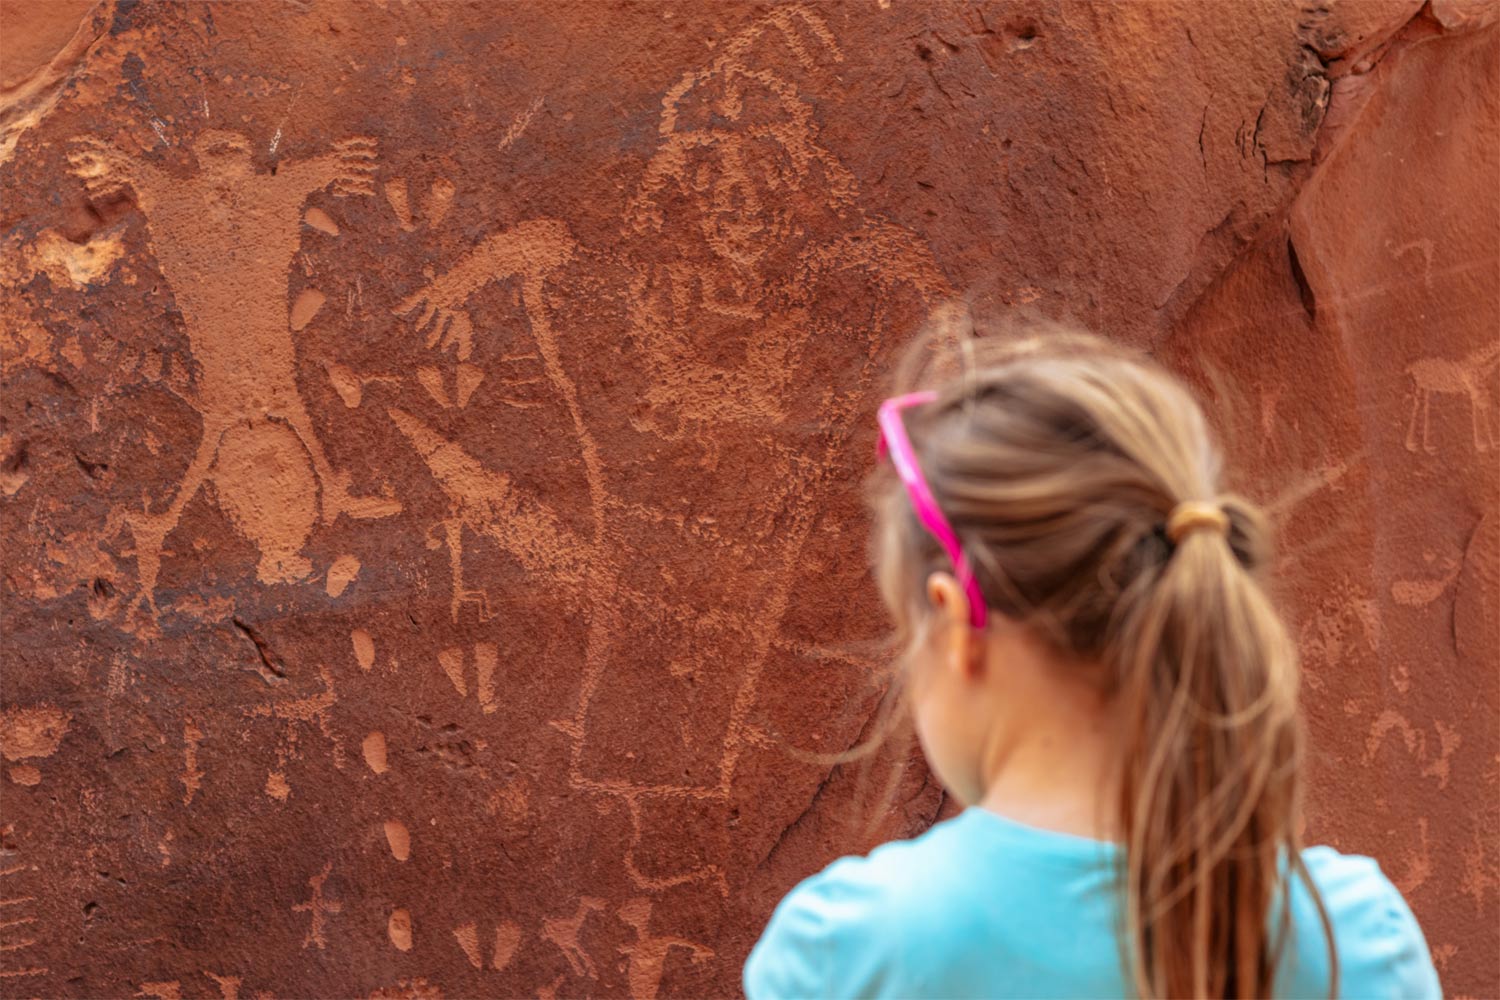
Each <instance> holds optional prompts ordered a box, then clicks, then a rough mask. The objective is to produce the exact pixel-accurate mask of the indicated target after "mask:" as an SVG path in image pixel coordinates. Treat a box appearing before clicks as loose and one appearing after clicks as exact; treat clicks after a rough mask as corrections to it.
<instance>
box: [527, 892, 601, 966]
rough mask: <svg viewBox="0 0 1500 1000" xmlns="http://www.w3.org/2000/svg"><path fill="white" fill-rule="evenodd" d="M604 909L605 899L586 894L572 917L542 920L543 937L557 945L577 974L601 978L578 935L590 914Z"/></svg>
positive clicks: (579, 901)
mask: <svg viewBox="0 0 1500 1000" xmlns="http://www.w3.org/2000/svg"><path fill="white" fill-rule="evenodd" d="M603 909H604V900H602V899H594V898H593V897H591V896H584V897H582V898H580V899H579V900H578V909H577V910H576V911H575V912H574V914H573V915H572V916H571V917H548V918H547V919H544V920H543V921H542V937H543V938H545V939H546V940H548V941H551V942H552V943H553V944H555V945H557V947H558V949H559V950H560V951H562V953H563V957H564V958H566V959H567V960H568V965H570V966H572V968H573V974H574V975H575V976H588V977H589V978H590V979H598V978H599V970H598V968H597V967H596V966H595V965H594V960H593V959H592V958H590V957H589V953H588V951H587V950H585V949H584V947H583V945H582V944H580V943H579V941H578V935H579V934H580V933H581V932H582V930H583V923H584V921H585V920H587V919H588V917H589V914H590V913H597V912H598V911H600V910H603Z"/></svg>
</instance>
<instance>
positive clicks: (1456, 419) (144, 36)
mask: <svg viewBox="0 0 1500 1000" xmlns="http://www.w3.org/2000/svg"><path fill="white" fill-rule="evenodd" d="M1302 6H1306V7H1307V10H1301V9H1300V7H1288V8H1285V9H1281V8H1275V7H1254V8H1252V7H1244V8H1242V9H1241V8H1237V9H1236V10H1234V11H1226V10H1225V9H1224V8H1223V7H1222V5H1217V6H1216V5H1204V4H1194V3H1187V2H1181V3H1178V2H1172V3H1168V4H1166V5H1161V4H1158V5H1155V6H1153V7H1152V8H1151V9H1150V10H1149V11H1148V10H1145V9H1137V8H1127V7H1124V6H1121V7H1095V8H1090V9H1089V10H1088V11H1087V12H1086V13H1085V12H1084V9H1083V8H1076V9H1075V8H1070V7H1067V6H1066V5H1063V6H1056V5H1046V4H1043V5H1036V4H1031V3H1021V2H1016V3H1009V2H1001V3H996V4H989V5H984V6H982V7H979V8H974V9H966V8H958V7H943V8H937V7H934V6H932V5H927V4H900V3H885V2H883V0H881V2H876V0H870V2H868V3H866V2H855V0H848V2H838V3H821V4H800V3H785V4H778V5H772V6H770V7H769V9H768V8H766V7H765V6H764V5H756V6H752V5H748V4H735V3H720V4H714V5H706V6H704V5H699V6H695V7H689V6H683V5H675V6H674V5H657V6H652V5H645V6H641V5H634V6H624V5H616V4H614V3H612V2H608V0H606V2H562V3H530V2H527V3H512V4H507V5H503V9H498V8H496V9H492V8H486V9H485V10H482V11H480V10H474V9H470V8H468V7H466V6H464V5H457V4H441V5H436V6H430V7H423V8H421V10H418V9H417V8H416V7H413V6H411V5H405V4H398V3H391V2H386V0H368V2H365V3H359V4H336V3H323V2H318V0H311V2H296V3H290V4H285V5H281V6H280V7H279V8H278V10H277V12H276V16H275V17H267V16H266V15H265V13H264V12H263V11H262V9H261V8H260V7H259V6H258V5H248V4H208V3H196V2H192V3H180V4H135V3H129V2H121V0H101V2H98V3H95V4H92V5H89V4H73V3H55V4H44V3H41V2H40V0H18V2H11V0H7V2H6V4H5V6H4V10H3V18H4V24H3V29H0V30H3V31H4V34H5V39H6V53H5V56H6V60H5V66H4V68H3V70H4V71H3V73H0V78H3V83H0V184H3V186H4V199H3V214H4V218H5V224H4V225H3V226H0V232H3V234H4V235H3V236H0V279H3V282H4V295H3V297H0V372H3V379H4V391H3V394H0V527H3V531H4V538H5V544H4V545H3V546H0V552H3V560H4V562H3V572H0V599H3V602H4V616H5V627H6V641H5V643H4V644H3V648H0V673H3V676H4V681H5V683H4V685H3V704H0V789H3V796H4V812H5V817H4V824H5V825H4V826H3V827H0V922H5V921H11V922H12V923H6V924H5V925H4V926H3V927H0V930H4V931H5V940H4V941H3V942H0V949H3V950H0V983H3V984H4V986H3V987H0V989H4V990H6V991H10V992H18V993H20V994H26V995H32V994H36V995H59V996H62V995H80V996H85V995H86V996H106V995H107V996H116V995H118V996H141V997H160V998H163V1000H166V998H185V997H198V996H218V997H222V998H224V1000H240V998H245V1000H250V998H255V1000H260V998H263V997H284V996H313V995H317V996H372V997H396V996H401V997H434V998H435V997H441V996H449V997H452V996H470V995H515V996H521V995H535V996H539V997H541V996H563V997H572V996H591V995H599V996H604V995H610V996H627V995H628V996H633V997H636V998H651V997H658V996H661V997H665V996H721V995H733V994H734V993H735V991H736V990H737V989H738V982H739V966H740V963H741V962H742V961H743V958H744V956H745V954H746V952H747V951H748V949H749V947H750V945H751V943H752V941H753V940H754V937H755V935H756V934H757V933H758V931H759V929H760V927H761V926H762V925H763V923H764V921H765V919H766V918H767V916H768V915H769V913H770V910H771V908H772V906H773V905H774V904H775V902H776V899H777V898H778V897H779V895H780V894H781V893H783V892H784V891H785V890H786V889H788V888H789V887H790V886H791V885H792V884H794V883H795V882H796V881H798V880H799V879H801V878H802V877H804V876H805V875H807V874H809V873H811V872H812V871H814V870H815V869H817V868H818V867H820V866H821V865H822V864H824V863H826V862H827V861H828V860H830V859H831V858H833V857H835V856H837V855H839V854H843V853H848V852H852V851H859V850H863V849H865V848H867V847H868V846H870V845H871V844H872V843H874V842H876V841H878V840H881V839H885V838H889V837H893V836H902V835H908V834H911V833H914V832H917V831H919V830H921V829H923V828H925V827H926V826H927V825H929V824H930V823H931V822H933V821H934V819H935V818H936V817H937V816H938V815H939V814H940V812H941V810H942V809H943V808H944V803H943V800H942V795H941V792H940V791H939V790H938V789H937V787H936V786H935V785H934V784H933V783H932V782H931V780H930V778H929V777H928V776H927V774H926V772H925V769H924V768H923V767H922V766H921V764H920V762H919V759H918V757H917V755H916V751H915V748H914V746H913V745H912V743H911V742H910V740H909V739H908V738H906V737H904V736H902V735H900V734H898V735H897V737H895V738H893V739H892V741H891V742H890V743H889V744H888V745H887V746H886V748H885V749H884V750H882V752H881V754H880V755H878V757H877V758H876V760H875V763H874V764H872V765H871V770H870V772H869V773H868V774H866V773H865V772H864V771H863V770H862V769H860V768H858V767H854V766H834V765H832V764H831V763H830V760H832V759H833V758H834V756H835V755H837V754H838V753H839V752H841V751H843V750H846V749H848V748H849V747H850V746H852V745H854V744H855V743H856V742H858V741H859V740H861V739H863V738H867V737H869V736H870V735H871V734H872V733H873V732H874V727H875V726H876V724H877V723H876V719H877V718H878V714H879V711H880V706H881V704H882V696H883V695H884V694H885V692H886V690H887V686H886V680H885V678H886V673H885V671H886V670H887V669H888V668H889V666H890V663H889V661H888V651H887V650H885V649H884V647H883V646H882V643H881V640H882V638H883V637H884V635H885V628H886V622H885V619H884V616H883V612H882V609H881V607H880V605H879V601H878V599H877V596H876V593H875V590H874V588H873V585H872V583H871V581H870V579H869V575H868V573H867V570H866V565H865V548H866V542H865V539H866V530H867V524H866V515H865V513H864V509H863V507H862V504H861V500H860V485H861V479H862V477H863V476H864V474H865V472H866V471H867V470H868V468H869V467H870V464H871V461H872V457H873V454H874V430H873V421H872V414H873V412H874V409H875V406H876V405H877V403H878V401H879V398H880V394H881V390H882V387H883V384H884V379H885V377H886V375H887V374H888V372H889V368H890V364H891V361H892V358H893V356H894V352H895V351H896V350H897V349H898V348H899V346H900V345H901V344H902V342H903V341H904V340H905V339H906V338H907V337H908V336H910V334H911V333H912V331H913V330H914V329H915V328H916V327H917V326H918V325H919V324H921V323H922V322H923V321H924V320H925V319H926V318H927V317H928V315H929V313H930V311H931V310H932V309H934V308H935V307H938V306H941V305H943V304H945V303H947V302H948V301H950V300H951V299H952V298H954V297H955V296H957V297H962V298H966V299H968V300H970V301H972V302H973V303H975V304H976V306H977V307H979V308H980V310H981V311H984V310H989V309H999V308H1005V307H1010V306H1026V307H1029V308H1032V309H1037V310H1040V311H1041V312H1043V313H1045V314H1048V315H1070V316H1073V317H1076V318H1078V319H1080V320H1082V321H1083V322H1085V323H1087V324H1089V325H1092V326H1095V327H1097V328H1100V329H1102V330H1103V331H1104V332H1106V333H1109V334H1111V335H1113V336H1116V337H1118V338H1120V339H1122V340H1125V341H1128V342H1131V343H1134V344H1138V345H1143V346H1149V347H1151V348H1152V349H1154V350H1156V351H1157V352H1158V353H1159V354H1160V355H1161V356H1162V357H1164V358H1166V359H1168V360H1169V361H1170V362H1171V363H1173V364H1174V365H1176V366H1177V367H1179V368H1180V369H1181V370H1183V371H1184V372H1186V373H1188V374H1189V375H1190V376H1191V377H1193V378H1195V379H1196V380H1197V381H1199V383H1200V384H1201V385H1202V386H1203V387H1204V388H1205V391H1224V390H1225V387H1231V389H1232V391H1240V390H1243V392H1244V394H1245V398H1243V399H1234V400H1229V401H1228V402H1230V403H1232V404H1233V406H1232V407H1227V408H1226V410H1225V412H1227V413H1230V414H1232V417H1231V418H1230V419H1228V423H1229V425H1230V426H1229V428H1228V429H1230V430H1232V431H1233V432H1234V434H1233V438H1232V440H1233V447H1234V450H1235V457H1236V460H1237V461H1238V462H1239V463H1240V464H1242V465H1243V466H1244V467H1245V468H1247V469H1253V470H1254V471H1255V472H1256V474H1257V476H1258V477H1259V478H1258V479H1257V481H1256V482H1255V483H1252V484H1250V485H1249V487H1247V488H1249V489H1250V490H1251V491H1252V492H1254V491H1259V495H1262V496H1263V497H1264V498H1265V500H1266V502H1267V504H1268V506H1270V508H1271V509H1272V510H1273V511H1274V512H1275V513H1276V515H1277V517H1278V518H1279V519H1280V521H1281V522H1282V525H1283V531H1284V539H1285V544H1284V546H1283V549H1282V555H1281V562H1280V564H1279V569H1280V570H1281V572H1282V573H1283V575H1284V578H1285V580H1286V581H1287V588H1286V589H1287V592H1288V596H1289V601H1290V605H1291V611H1292V613H1293V616H1294V618H1295V621H1296V630H1297V634H1298V636H1299V640H1300V644H1301V646H1302V650H1303V653H1304V658H1305V660H1306V662H1307V664H1308V670H1309V673H1308V678H1307V684H1306V690H1307V691H1308V700H1309V710H1310V714H1311V716H1312V723H1313V726H1312V733H1313V744H1314V755H1315V778H1316V782H1315V787H1314V806H1315V809H1314V811H1313V817H1312V822H1313V825H1314V830H1315V832H1316V834H1317V836H1318V837H1319V838H1320V839H1327V840H1331V841H1333V842H1334V843H1336V844H1338V845H1339V846H1342V847H1345V848H1349V849H1357V850H1364V851H1369V852H1372V853H1375V854H1376V855H1377V856H1381V857H1382V860H1383V861H1387V862H1388V867H1387V870H1388V871H1390V872H1391V873H1392V874H1393V877H1399V878H1400V880H1401V882H1402V885H1403V886H1404V887H1405V888H1407V889H1408V891H1409V892H1410V893H1411V894H1412V900H1413V903H1414V905H1415V907H1416V909H1417V912H1418V914H1419V916H1421V918H1422V919H1423V921H1424V925H1425V926H1427V928H1428V931H1429V939H1430V940H1431V941H1432V942H1433V946H1434V952H1435V954H1436V955H1437V956H1438V959H1439V961H1440V963H1442V971H1443V974H1444V982H1445V985H1446V986H1447V987H1448V990H1449V992H1450V993H1453V994H1455V995H1464V994H1468V995H1476V996H1487V995H1495V994H1496V993H1500V982H1497V981H1496V980H1495V979H1494V969H1493V964H1492V963H1488V964H1487V956H1489V955H1493V954H1494V953H1495V951H1496V950H1497V948H1500V940H1497V938H1496V935H1495V933H1494V931H1493V928H1494V921H1493V920H1490V919H1488V918H1489V916H1491V915H1492V911H1493V907H1494V905H1495V900H1496V898H1497V892H1496V886H1497V885H1500V869H1497V867H1496V866H1497V863H1500V845H1497V843H1496V841H1495V838H1494V834H1493V831H1494V830H1496V829H1500V815H1496V814H1495V812H1494V810H1495V805H1494V803H1495V802H1496V801H1500V799H1497V797H1496V796H1494V795H1493V794H1489V795H1486V792H1487V791H1488V792H1492V791H1493V789H1494V788H1495V784H1496V782H1497V781H1500V773H1497V772H1496V771H1495V765H1494V761H1495V759H1496V755H1497V750H1500V748H1497V745H1496V738H1495V733H1494V728H1493V725H1492V724H1488V723H1487V721H1486V720H1489V721H1491V722H1492V720H1493V718H1494V713H1495V711H1496V704H1497V701H1500V691H1497V688H1496V681H1495V676H1494V672H1493V670H1492V669H1490V667H1491V666H1492V663H1493V651H1494V649H1495V647H1496V645H1497V643H1500V636H1497V632H1496V628H1497V625H1496V622H1497V614H1496V610H1495V609H1496V580H1497V577H1500V567H1497V562H1500V553H1497V548H1500V545H1497V543H1496V540H1495V539H1496V519H1495V517H1494V516H1493V515H1491V514H1489V513H1487V512H1489V511H1493V510H1495V509H1497V508H1500V496H1497V491H1500V484H1497V481H1496V476H1497V466H1496V464H1495V463H1494V461H1493V459H1494V457H1495V455H1496V453H1497V450H1500V448H1497V446H1500V407H1497V405H1496V404H1497V401H1500V368H1497V354H1496V349H1495V340H1494V336H1493V331H1494V330H1495V329H1497V328H1500V317H1497V316H1496V314H1495V303H1494V296H1493V288H1494V283H1495V277H1496V273H1497V268H1500V265H1497V263H1496V258H1497V245H1500V239H1497V234H1496V231H1495V225H1494V224H1493V220H1494V219H1495V218H1496V216H1497V211H1496V205H1495V192H1496V191H1497V190H1500V178H1497V177H1496V176H1495V174H1494V167H1493V163H1492V162H1490V161H1486V160H1485V158H1484V157H1482V156H1478V155H1475V153H1474V151H1475V150H1478V149H1480V148H1492V147H1493V145H1494V143H1495V141H1496V138H1495V130H1496V124H1495V107H1494V105H1493V103H1492V102H1491V103H1484V102H1483V101H1481V100H1479V99H1478V98H1477V97H1475V96H1474V95H1480V94H1485V93H1490V92H1493V90H1494V89H1495V83H1496V81H1495V80H1494V79H1493V78H1494V73H1495V66H1494V61H1493V59H1492V58H1491V59H1489V60H1488V61H1486V58H1485V53H1487V52H1488V53H1492V52H1493V47H1494V45H1495V44H1496V41H1495V32H1496V31H1497V30H1500V29H1497V28H1496V27H1495V26H1494V25H1493V24H1489V23H1487V22H1486V21H1485V18H1484V17H1483V16H1481V15H1475V16H1458V14H1455V13H1454V11H1456V9H1457V8H1455V7H1453V5H1440V4H1435V5H1433V7H1434V11H1433V12H1432V13H1421V14H1418V13H1417V12H1416V11H1413V10H1409V9H1407V8H1408V7H1411V6H1413V5H1410V4H1387V5H1385V6H1383V7H1382V8H1381V10H1380V11H1379V12H1375V11H1373V10H1366V9H1364V8H1356V7H1350V6H1348V5H1337V6H1336V7H1333V8H1325V6H1323V5H1316V6H1315V5H1311V4H1304V5H1302ZM1437 7H1441V8H1442V10H1441V11H1439V10H1436V8H1437ZM44 8H45V9H44ZM1414 15H1415V19H1413V17H1414ZM563 51H565V52H567V53H568V58H567V59H566V60H559V59H558V58H557V53H558V52H563ZM1142 51H1146V52H1152V53H1155V54H1156V56H1155V57H1154V58H1153V59H1151V60H1137V59H1134V58H1127V57H1126V56H1125V55H1124V53H1138V52H1142ZM1485 143H1488V144H1489V146H1488V147H1485V145H1484V144H1485ZM1402 156H1406V157H1408V158H1411V157H1416V159H1414V160H1411V161H1410V162H1408V163H1407V165H1406V166H1401V165H1400V164H1401V162H1402V161H1401V159H1400V157H1402ZM1492 159H1493V158H1490V160H1491V161H1492ZM1418 161H1420V163H1418ZM1487 163H1488V165H1486V164H1487ZM1485 170H1488V171H1489V173H1487V174H1486V173H1484V171H1485ZM1351 219H1358V220H1361V228H1360V229H1359V230H1357V231H1354V230H1351V229H1350V228H1349V223H1348V221H1347V220H1351ZM1224 374H1227V376H1228V377H1227V378H1223V377H1218V376H1219V375H1224ZM1215 387H1217V389H1215ZM1487 658H1488V659H1487ZM1351 775H1352V776H1353V777H1352V778H1351V777H1350V776H1351ZM887 787H890V788H891V789H894V791H892V793H891V794H892V796H893V798H892V801H893V803H894V805H892V806H891V807H890V808H888V809H886V810H884V811H882V812H880V813H879V814H878V815H877V816H876V817H875V822H874V823H873V824H867V823H866V822H865V821H866V820H867V819H868V818H869V816H868V813H869V811H870V809H871V808H872V804H873V803H874V802H876V801H877V800H878V798H879V796H880V794H881V792H882V791H883V790H884V789H886V788H887ZM948 808H951V804H950V805H949V806H948ZM1486 810H1488V811H1486ZM1387 831H1397V832H1396V833H1395V834H1390V833H1388V832H1387ZM12 945H13V946H14V947H12Z"/></svg>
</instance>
